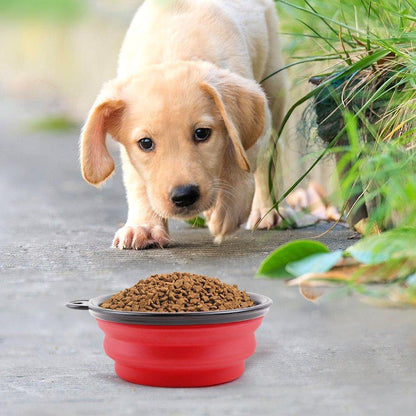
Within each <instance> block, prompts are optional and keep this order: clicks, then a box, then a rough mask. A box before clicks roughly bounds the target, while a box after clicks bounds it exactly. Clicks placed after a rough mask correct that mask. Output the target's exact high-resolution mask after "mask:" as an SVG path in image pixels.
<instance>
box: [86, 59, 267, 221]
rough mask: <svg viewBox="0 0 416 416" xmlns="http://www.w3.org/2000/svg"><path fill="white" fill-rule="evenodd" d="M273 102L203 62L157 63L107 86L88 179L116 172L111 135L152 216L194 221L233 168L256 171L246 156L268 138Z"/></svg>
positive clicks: (93, 125) (89, 134) (94, 125)
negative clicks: (141, 187) (124, 155)
mask: <svg viewBox="0 0 416 416" xmlns="http://www.w3.org/2000/svg"><path fill="white" fill-rule="evenodd" d="M266 109H267V101H266V97H265V95H264V93H263V91H262V89H261V88H260V87H259V86H258V85H257V84H256V83H255V82H254V81H251V80H248V79H245V78H242V77H240V76H238V75H236V74H233V73H231V72H229V71H227V70H222V69H219V68H217V67H215V66H214V65H211V64H207V63H200V62H178V63H170V64H164V65H155V66H151V67H148V68H146V69H145V70H144V71H143V72H141V73H140V74H138V75H136V76H134V77H131V78H129V79H127V80H114V81H110V82H109V83H107V84H106V85H104V87H103V89H102V91H101V93H100V95H99V96H98V98H97V100H96V102H95V104H94V106H93V107H92V109H91V111H90V114H89V116H88V120H87V122H86V124H85V126H84V128H83V131H82V135H81V165H82V172H83V176H84V178H85V180H86V181H87V182H89V183H91V184H93V185H99V184H101V183H102V182H104V181H105V180H106V179H107V178H108V177H109V176H110V175H111V173H112V172H113V171H114V161H113V159H112V158H111V156H110V154H109V153H108V151H107V148H106V144H105V136H106V133H107V132H108V133H109V134H110V135H111V136H112V137H113V138H114V139H115V140H116V141H118V142H120V143H121V144H122V145H123V146H124V147H125V149H126V151H127V154H128V157H129V160H130V162H131V163H132V165H133V166H134V168H135V169H136V170H137V172H138V173H139V175H140V176H141V178H142V180H143V182H144V184H145V185H146V189H147V196H148V198H149V201H150V204H151V206H152V208H153V210H154V211H155V212H156V213H157V214H158V215H159V216H161V217H163V218H168V217H180V218H187V217H192V216H194V215H196V214H197V213H199V212H202V211H205V210H207V209H209V208H210V207H211V206H212V205H213V204H214V202H215V199H216V195H217V191H218V189H219V187H221V186H223V179H224V178H222V172H223V171H224V170H225V167H226V165H227V164H229V163H234V164H238V166H239V167H240V168H241V169H243V170H244V171H250V166H249V162H248V160H247V156H246V153H245V150H247V149H248V148H250V147H251V146H252V145H253V144H254V143H255V142H256V141H257V139H258V138H259V137H260V136H261V135H262V133H263V130H264V128H265V119H266V111H267V110H266Z"/></svg>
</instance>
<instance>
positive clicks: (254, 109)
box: [201, 70, 268, 172]
mask: <svg viewBox="0 0 416 416" xmlns="http://www.w3.org/2000/svg"><path fill="white" fill-rule="evenodd" d="M201 87H202V89H203V90H204V91H206V92H207V93H208V94H209V95H210V96H211V97H212V98H213V100H214V102H215V104H216V106H217V107H218V110H219V111H220V113H221V116H222V118H223V120H224V124H225V127H226V128H227V131H228V135H229V136H230V139H231V141H232V143H233V146H234V150H235V156H236V159H237V163H238V165H239V166H240V167H241V169H243V170H245V171H246V172H250V164H249V162H248V160H247V155H246V152H245V150H247V149H249V148H250V147H251V146H253V145H254V143H256V141H257V140H258V139H259V138H260V136H261V135H262V134H263V131H264V129H265V124H266V117H267V111H268V110H267V99H266V95H265V93H264V91H263V90H262V89H261V87H260V85H259V84H257V83H256V82H255V81H253V80H250V79H247V78H243V77H241V76H239V75H237V74H234V73H232V72H230V71H227V70H217V71H215V72H214V74H211V77H210V80H209V81H207V82H204V83H202V85H201Z"/></svg>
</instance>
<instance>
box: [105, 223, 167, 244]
mask: <svg viewBox="0 0 416 416" xmlns="http://www.w3.org/2000/svg"><path fill="white" fill-rule="evenodd" d="M168 244H169V234H168V232H167V229H166V228H165V227H164V226H163V225H153V226H147V225H125V226H124V227H121V228H120V229H119V230H118V231H117V232H116V235H115V236H114V240H113V247H116V248H119V249H120V250H123V249H126V250H129V249H133V250H141V249H144V248H150V247H160V248H162V247H166V246H167V245H168Z"/></svg>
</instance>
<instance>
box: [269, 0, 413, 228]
mask: <svg viewBox="0 0 416 416" xmlns="http://www.w3.org/2000/svg"><path fill="white" fill-rule="evenodd" d="M277 3H278V8H279V11H280V15H281V21H282V33H283V34H284V35H285V36H286V37H288V38H289V41H288V42H287V43H286V45H287V50H288V51H289V53H290V54H291V55H292V62H290V63H289V64H288V65H287V66H286V67H285V68H287V67H293V66H298V65H302V68H303V70H304V72H305V68H306V69H307V68H308V67H309V68H312V70H313V71H316V66H313V64H316V63H317V62H318V63H319V64H320V65H321V68H322V65H323V63H325V65H327V66H326V67H325V68H323V69H322V70H321V72H320V73H319V74H318V76H317V74H316V72H315V73H312V72H311V73H310V74H309V78H310V77H312V76H313V80H314V82H315V83H316V84H317V86H316V87H315V88H313V89H312V90H311V91H310V92H308V93H307V94H305V95H304V96H303V97H301V98H299V99H298V100H297V101H296V102H295V103H294V104H293V105H292V107H291V108H290V109H289V110H288V112H287V114H286V116H285V118H284V121H283V125H282V127H281V129H280V131H279V132H277V138H276V142H277V140H278V139H279V137H280V136H281V134H282V131H283V129H284V128H285V126H286V125H287V122H288V120H289V119H290V118H291V117H292V115H293V113H294V111H295V110H296V109H298V108H299V107H300V106H301V105H302V104H303V103H305V102H307V101H308V100H314V102H315V105H317V104H318V105H319V104H323V105H326V106H327V109H326V111H327V112H326V113H324V117H322V120H319V124H318V131H319V128H321V130H323V129H324V128H326V127H328V126H325V122H326V123H327V125H328V123H329V124H330V125H329V127H330V128H332V131H331V134H330V136H329V137H327V138H326V141H327V146H326V148H325V149H324V150H323V151H322V153H321V154H320V155H319V156H318V157H316V159H315V161H314V162H313V163H312V165H311V167H310V168H309V169H307V171H306V172H304V174H303V175H301V177H300V178H298V180H297V181H296V182H295V183H294V184H293V185H292V186H291V187H289V189H288V190H287V191H286V192H285V193H284V194H283V195H282V196H281V197H280V198H279V199H277V200H276V199H274V202H275V206H278V205H279V203H280V202H281V201H282V200H283V199H284V198H285V197H286V196H287V195H288V194H289V193H290V192H291V191H292V190H293V189H295V188H296V186H297V185H298V184H299V183H300V182H301V181H302V180H303V179H304V178H305V177H306V176H307V175H308V174H309V172H310V171H311V170H312V169H313V168H314V167H315V166H316V165H317V164H318V163H319V161H320V160H321V159H322V158H323V157H324V155H326V154H328V153H330V152H332V153H335V154H336V155H337V160H338V165H337V171H338V174H339V177H340V184H341V187H340V192H339V199H340V201H341V204H342V205H344V206H345V203H346V201H348V200H350V199H354V200H356V202H355V203H354V205H353V206H352V207H351V210H350V211H349V212H346V214H347V215H352V214H353V213H354V212H356V211H357V210H358V209H359V208H360V207H362V206H365V207H366V208H367V211H368V214H369V219H370V221H369V222H368V228H367V232H368V230H370V229H372V228H373V226H374V224H376V225H377V226H378V227H379V228H380V229H388V228H391V227H392V226H415V225H416V203H415V201H416V140H415V135H416V49H415V41H416V30H415V29H416V2H415V1H414V0H399V1H393V0H382V1H372V0H358V1H357V0H351V1H350V0H348V1H343V0H338V1H334V2H330V3H328V2H327V3H325V4H323V3H322V2H318V1H317V0H311V1H309V0H295V1H291V2H288V1H285V0H280V1H279V2H277ZM288 22H290V23H288ZM289 26H290V27H289ZM288 30H289V31H290V33H289V32H288ZM311 50H312V51H313V54H311V53H310V51H311ZM285 68H279V69H277V71H276V73H277V72H280V71H281V70H284V69H285ZM273 75H274V74H270V75H269V76H273ZM318 117H319V115H318ZM310 130H313V129H310ZM272 175H273V160H272V159H271V160H270V169H269V185H270V188H271V195H272V197H274V192H273V181H274V178H273V176H272Z"/></svg>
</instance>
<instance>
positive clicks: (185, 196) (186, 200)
mask: <svg viewBox="0 0 416 416" xmlns="http://www.w3.org/2000/svg"><path fill="white" fill-rule="evenodd" d="M200 195H201V194H200V192H199V187H198V186H197V185H184V186H177V187H175V188H173V189H172V192H171V193H170V199H171V200H172V202H173V203H174V204H175V205H176V206H177V207H188V206H189V205H192V204H193V203H194V202H196V201H197V200H198V198H199V197H200Z"/></svg>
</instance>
